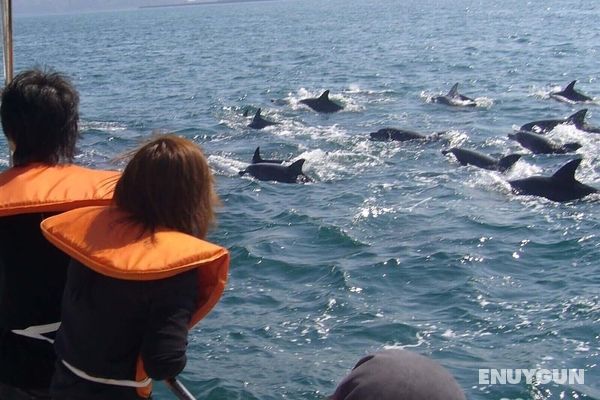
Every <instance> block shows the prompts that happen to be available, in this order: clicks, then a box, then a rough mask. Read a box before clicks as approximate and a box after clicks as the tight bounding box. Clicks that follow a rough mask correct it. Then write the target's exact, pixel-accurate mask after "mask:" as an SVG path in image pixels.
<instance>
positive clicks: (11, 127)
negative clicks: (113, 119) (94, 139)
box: [0, 69, 79, 166]
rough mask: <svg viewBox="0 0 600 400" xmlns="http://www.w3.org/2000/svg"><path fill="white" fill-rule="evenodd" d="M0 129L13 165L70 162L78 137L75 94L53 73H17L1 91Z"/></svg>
mask: <svg viewBox="0 0 600 400" xmlns="http://www.w3.org/2000/svg"><path fill="white" fill-rule="evenodd" d="M0 115H1V117H2V129H3V130H4V134H5V135H6V138H7V139H8V143H9V147H10V149H11V151H12V152H13V153H12V162H13V165H15V166H22V165H25V164H28V163H32V162H39V163H45V164H50V165H53V164H58V163H61V162H67V163H68V162H71V161H72V160H73V156H74V155H75V144H76V142H77V139H78V136H79V94H78V93H77V90H76V89H75V87H74V86H73V85H72V84H71V82H70V81H69V80H68V79H67V78H66V77H65V76H63V75H62V74H60V73H57V72H49V71H43V70H40V69H31V70H26V71H23V72H21V73H19V74H18V75H17V76H15V77H14V79H13V80H12V81H11V82H10V83H9V84H8V85H7V86H6V87H5V88H4V90H3V91H2V104H1V105H0Z"/></svg>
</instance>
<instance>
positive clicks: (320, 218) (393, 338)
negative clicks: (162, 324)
mask: <svg viewBox="0 0 600 400" xmlns="http://www.w3.org/2000/svg"><path fill="white" fill-rule="evenodd" d="M599 16H600V2H593V1H592V2H590V1H580V0H547V1H522V0H503V1H492V0H479V1H477V0H453V1H450V0H437V1H427V0H425V1H416V0H405V1H399V0H369V1H365V0H327V1H325V0H288V1H285V0H283V1H278V0H276V1H266V2H255V3H234V4H222V5H203V6H189V7H172V8H156V9H139V10H130V11H119V12H105V13H95V14H81V15H75V14H73V15H52V16H17V17H16V18H15V20H14V27H13V28H14V52H15V55H14V58H15V70H16V71H20V70H23V69H25V68H28V67H32V66H48V67H52V68H53V69H56V70H59V71H62V72H64V73H65V74H67V75H68V76H70V77H71V78H72V79H73V81H74V83H75V85H76V86H77V88H78V89H79V91H80V95H81V118H82V123H81V130H82V134H83V136H82V139H81V142H80V152H79V155H78V156H77V162H78V163H81V164H84V165H90V166H95V167H99V168H113V169H114V168H117V169H121V168H123V166H124V164H123V162H122V161H116V157H117V156H119V155H121V154H122V153H124V152H126V151H128V150H130V149H132V148H134V147H136V146H137V145H138V144H140V142H141V141H143V140H144V139H146V138H148V137H150V136H151V135H152V134H153V132H156V131H158V132H174V133H176V134H178V135H181V136H185V137H187V138H190V139H193V140H194V141H195V142H197V143H198V145H200V146H201V147H202V148H203V149H204V151H205V153H206V154H207V156H208V158H209V162H210V164H211V167H212V168H213V169H214V173H215V176H216V181H217V185H218V192H219V195H220V197H221V200H222V207H221V208H220V210H219V223H218V226H217V227H216V229H215V230H213V231H212V232H211V234H210V240H212V241H214V242H217V243H220V244H222V245H224V246H226V247H227V248H229V250H230V251H231V254H232V263H231V273H230V279H229V282H228V285H227V290H226V292H225V294H224V296H223V298H222V300H221V302H220V303H219V305H218V306H217V307H216V308H215V309H214V311H213V312H212V313H211V314H210V315H209V316H208V317H207V318H206V319H204V320H203V321H202V322H201V323H200V325H198V326H197V327H196V328H195V329H194V330H193V331H192V332H191V334H190V341H189V352H188V354H189V359H188V364H187V367H186V369H185V371H184V372H183V373H182V374H181V380H182V381H183V382H184V383H185V385H186V386H187V387H188V388H189V389H190V390H191V392H192V393H193V394H194V395H196V396H197V397H198V398H199V399H210V400H217V399H223V400H225V399H227V400H231V399H244V400H253V399H261V400H275V399H290V400H313V399H323V398H324V397H325V396H326V395H328V394H331V393H332V392H333V390H334V388H335V386H336V384H337V382H339V381H340V380H341V378H342V377H343V376H344V375H345V374H346V373H348V372H349V370H350V369H351V368H352V367H353V366H354V364H355V363H356V361H358V359H359V358H361V357H362V356H363V355H365V354H367V353H369V352H373V351H377V350H379V349H382V348H394V347H395V348H405V349H409V350H412V351H416V352H419V353H421V354H425V355H427V356H430V357H432V358H433V359H435V360H436V361H438V362H439V363H441V364H442V365H444V366H445V367H446V368H448V369H449V370H450V371H451V372H452V374H454V376H455V377H456V379H457V380H458V382H459V383H460V384H461V386H462V387H463V388H464V390H465V392H466V394H467V396H468V398H469V399H474V400H475V399H477V400H479V399H511V400H515V399H536V400H538V399H600V367H599V364H598V363H599V360H600V290H599V288H600V261H599V260H600V233H599V228H600V212H599V211H600V195H592V196H590V197H588V198H586V199H585V200H583V201H576V202H569V203H563V204H560V203H554V202H551V201H548V200H545V199H541V198H534V197H528V196H516V195H514V194H512V193H511V190H510V187H509V185H508V183H507V180H508V179H515V178H522V177H527V176H530V175H550V174H552V173H553V172H554V171H556V170H557V169H558V168H559V167H560V166H561V165H563V164H564V163H565V162H567V161H568V160H570V159H573V158H575V157H582V158H583V162H582V164H581V166H580V168H579V169H578V171H577V178H578V179H579V180H580V181H582V182H584V183H586V184H589V185H592V186H595V187H598V188H600V134H593V133H585V132H582V131H579V130H577V129H575V128H574V127H572V126H559V127H558V128H557V129H555V130H554V131H553V132H551V133H550V135H549V136H550V137H551V138H553V139H555V140H557V141H559V142H568V141H579V142H580V143H581V144H582V145H583V147H582V148H581V149H579V150H578V151H577V154H575V155H573V154H571V155H533V154H531V153H530V152H529V151H527V150H525V149H523V148H521V147H520V146H519V145H518V143H516V142H514V141H511V140H509V139H508V138H507V134H508V133H510V132H512V131H513V130H514V129H515V128H516V127H518V126H520V125H522V124H524V123H527V122H530V121H533V120H539V119H559V118H564V117H566V116H568V115H570V114H572V113H573V112H575V111H577V110H580V109H582V108H588V109H589V111H588V117H587V122H588V123H589V124H591V125H600V29H599V28H598V18H599ZM575 79H577V80H578V84H577V86H576V87H577V88H578V89H579V90H580V91H582V92H584V93H586V94H588V95H590V96H592V97H594V98H595V99H596V100H598V101H595V102H593V103H591V104H585V105H577V104H566V103H560V102H557V101H555V100H553V99H551V98H550V97H549V93H550V92H551V91H552V90H558V89H559V88H561V87H564V86H565V85H566V84H567V83H569V82H570V81H572V80H575ZM457 82H458V83H459V91H460V92H461V93H463V94H465V95H467V96H470V97H474V98H476V100H477V104H478V105H477V107H473V108H451V107H448V106H444V105H439V104H433V103H431V102H430V101H429V100H430V98H431V96H434V95H439V94H444V93H446V92H447V91H448V90H449V89H450V88H451V86H452V85H453V84H454V83H457ZM326 89H329V90H330V91H331V97H332V99H333V100H335V101H337V102H338V103H340V104H342V105H343V106H344V110H343V111H341V112H339V113H336V114H330V115H323V114H318V113H315V112H314V111H312V110H310V109H309V108H307V107H306V106H304V105H302V104H300V103H299V100H301V99H303V98H306V97H312V96H317V95H319V94H320V93H321V92H322V91H324V90H326ZM259 107H260V108H262V110H263V116H264V117H265V118H267V119H270V120H274V121H277V122H280V123H281V124H280V125H276V126H273V127H269V128H266V129H264V130H252V129H249V128H247V124H248V123H249V122H250V119H251V116H252V115H253V114H254V111H255V110H256V109H258V108H259ZM245 111H247V112H248V113H249V116H248V117H245V116H244V112H245ZM384 127H397V128H405V129H411V130H414V131H418V132H421V133H423V134H430V133H432V132H436V131H447V133H446V134H445V135H443V137H442V138H440V139H439V140H436V141H430V142H406V143H399V142H372V141H370V140H368V137H369V135H368V134H369V132H372V131H375V130H377V129H380V128H384ZM258 146H260V149H261V154H262V155H263V157H265V158H280V159H284V160H289V161H292V160H297V159H300V158H304V159H306V163H305V165H304V171H305V173H306V174H307V175H309V176H310V177H311V178H312V179H313V180H314V182H313V183H309V184H298V185H294V184H282V183H271V182H260V181H256V180H254V179H252V178H251V177H248V176H244V177H240V176H239V175H238V172H239V171H240V170H241V169H243V168H245V166H246V165H247V164H248V163H249V162H250V160H251V158H252V154H253V153H254V150H255V149H256V147H258ZM450 146H464V147H468V148H472V149H476V150H478V151H481V152H484V153H487V154H492V155H494V156H496V157H499V156H501V155H506V154H509V153H515V152H518V153H522V154H524V156H523V157H522V159H521V160H519V161H518V163H517V164H516V165H515V166H514V167H513V168H512V169H511V170H510V171H508V172H507V173H506V174H500V173H498V172H491V171H486V170H481V169H477V168H475V167H463V166H460V165H459V164H458V163H457V162H456V161H455V159H454V158H452V157H450V156H443V155H442V154H441V150H442V149H444V148H447V147H450ZM0 147H1V148H2V152H1V157H0V168H2V169H4V168H7V167H8V150H7V146H6V141H5V140H4V138H3V137H2V139H0ZM502 368H509V369H563V368H569V369H583V370H584V371H585V383H584V384H578V383H574V384H569V383H559V382H556V381H553V382H543V381H539V380H536V381H533V382H529V383H528V382H526V380H525V379H522V380H521V381H520V382H518V383H513V384H506V385H501V384H491V383H489V384H487V383H480V381H479V370H480V369H502ZM155 394H156V396H155V397H156V398H157V399H169V398H172V396H171V394H170V393H169V392H168V390H167V389H166V388H165V387H164V386H163V385H161V384H160V383H159V384H157V385H156V389H155Z"/></svg>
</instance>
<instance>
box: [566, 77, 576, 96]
mask: <svg viewBox="0 0 600 400" xmlns="http://www.w3.org/2000/svg"><path fill="white" fill-rule="evenodd" d="M575 83H577V81H576V80H575V81H572V82H571V83H569V84H568V85H567V87H565V89H564V90H563V92H564V93H572V92H574V91H575Z"/></svg>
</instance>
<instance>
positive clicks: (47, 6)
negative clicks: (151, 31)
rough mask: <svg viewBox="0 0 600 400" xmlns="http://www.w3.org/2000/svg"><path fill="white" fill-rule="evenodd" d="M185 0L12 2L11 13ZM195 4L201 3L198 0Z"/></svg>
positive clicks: (40, 0) (101, 7)
mask: <svg viewBox="0 0 600 400" xmlns="http://www.w3.org/2000/svg"><path fill="white" fill-rule="evenodd" d="M186 2H188V1H186V0H13V13H14V14H15V15H19V14H49V13H60V14H63V13H71V12H75V13H76V12H88V11H99V10H119V9H128V8H129V9H131V8H138V7H140V6H149V5H159V4H174V3H186ZM197 2H202V1H200V0H198V1H197Z"/></svg>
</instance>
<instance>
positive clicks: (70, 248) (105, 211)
mask: <svg viewBox="0 0 600 400" xmlns="http://www.w3.org/2000/svg"><path fill="white" fill-rule="evenodd" d="M41 227H42V232H43V234H44V236H45V237H46V239H48V240H49V241H50V242H51V243H52V244H54V245H55V246H56V247H58V248H59V249H60V250H62V251H63V252H65V253H67V254H68V255H69V256H71V257H73V258H74V259H76V260H77V261H79V262H81V263H82V264H83V265H85V266H87V267H88V268H90V269H92V270H94V271H96V272H98V273H100V274H102V275H106V276H109V277H112V278H117V279H124V280H154V279H163V278H168V277H171V276H174V275H177V274H179V273H182V272H185V271H189V270H191V269H196V271H197V272H198V280H199V293H198V302H197V309H196V311H195V313H194V314H193V316H192V318H191V321H190V328H191V327H193V326H194V325H195V324H196V323H198V321H200V320H201V319H202V318H204V316H206V314H208V312H209V311H210V310H211V309H212V308H213V307H214V306H215V305H216V304H217V302H218V301H219V299H220V297H221V295H222V294H223V291H224V289H225V283H226V281H227V273H228V270H229V252H228V251H227V250H226V249H225V248H223V247H220V246H217V245H215V244H212V243H209V242H206V241H204V240H201V239H198V238H195V237H193V236H190V235H186V234H184V233H180V232H176V231H172V230H166V229H163V230H157V231H156V232H155V234H154V235H153V236H152V235H150V234H149V233H144V232H143V231H142V230H141V228H140V227H139V226H138V225H136V224H134V223H132V222H129V221H128V220H126V214H124V213H123V212H121V211H120V210H118V209H117V208H115V207H85V208H79V209H76V210H72V211H69V212H66V213H63V214H59V215H56V216H53V217H50V218H47V219H45V220H44V221H42V224H41ZM144 379H148V375H147V374H146V372H145V371H144V369H143V363H142V362H141V359H138V368H137V371H136V377H135V381H137V382H140V381H143V380H144ZM137 390H138V394H139V395H140V396H142V397H149V395H150V392H151V390H152V387H151V383H149V384H148V385H147V386H145V387H143V388H141V389H140V388H138V389H137Z"/></svg>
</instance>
